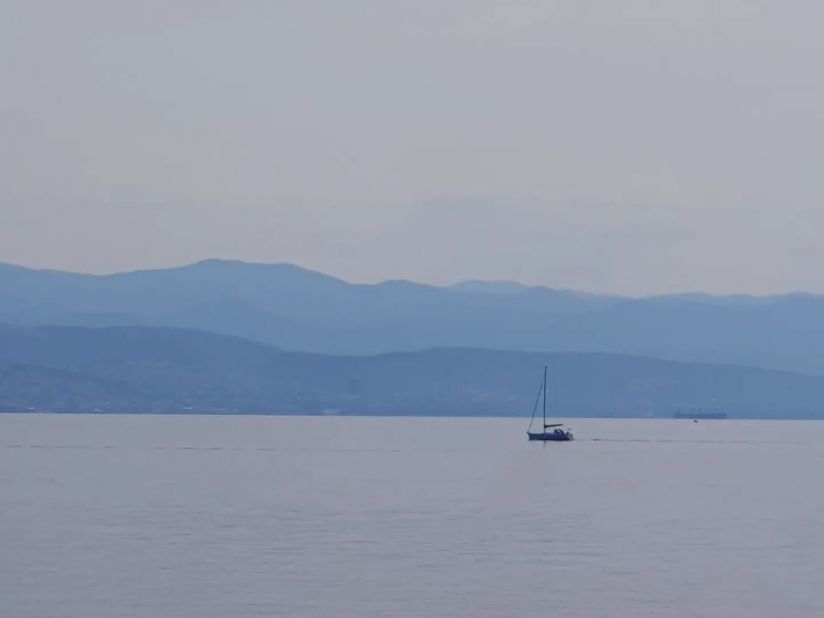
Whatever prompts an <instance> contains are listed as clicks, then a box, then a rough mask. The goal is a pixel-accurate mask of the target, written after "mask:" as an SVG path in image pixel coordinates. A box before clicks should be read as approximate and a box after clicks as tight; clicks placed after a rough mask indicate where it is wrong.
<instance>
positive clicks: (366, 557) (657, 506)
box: [0, 415, 824, 618]
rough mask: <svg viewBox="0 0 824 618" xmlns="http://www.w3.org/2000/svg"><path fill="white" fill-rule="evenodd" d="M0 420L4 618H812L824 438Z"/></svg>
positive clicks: (817, 594)
mask: <svg viewBox="0 0 824 618" xmlns="http://www.w3.org/2000/svg"><path fill="white" fill-rule="evenodd" d="M572 425H573V428H574V429H575V430H576V436H577V438H578V440H577V441H576V442H573V443H570V444H547V445H542V444H539V443H529V442H527V440H526V436H525V434H524V430H525V421H523V420H498V419H480V420H471V419H466V420H463V419H462V420H458V419H437V420H436V419H423V418H415V419H399V418H345V417H336V418H294V417H225V416H224V417H219V416H214V417H204V416H190V417H171V416H169V417H163V416H92V415H76V416H75V415H72V416H57V415H30V416H26V415H0V615H2V616H3V617H4V618H41V617H42V618H61V617H67V618H68V617H71V618H78V617H82V618H113V617H118V616H129V617H147V618H148V617H151V618H158V617H163V618H177V617H192V618H194V617H197V618H204V617H215V618H218V617H219V618H226V617H228V616H231V617H246V616H254V617H258V616H295V617H304V616H344V617H349V616H351V617H355V616H357V617H359V618H360V617H363V616H550V615H551V616H564V617H576V616H581V617H587V618H593V617H600V616H604V617H610V618H616V617H627V618H630V617H632V618H636V617H639V616H655V617H656V618H661V617H669V616H678V617H691V618H692V617H699V616H707V617H713V618H715V617H727V618H736V617H742V618H743V617H746V618H753V617H762V616H763V617H765V618H779V617H780V618H791V617H795V616H798V617H803V618H810V617H812V616H822V615H824V483H822V481H821V478H822V476H821V471H822V466H823V465H824V423H814V422H813V423H806V422H746V421H703V422H701V423H698V424H694V423H691V422H688V421H652V420H649V421H647V420H644V421H638V420H620V421H616V420H610V421H606V420H588V421H583V420H576V421H574V422H573V423H572Z"/></svg>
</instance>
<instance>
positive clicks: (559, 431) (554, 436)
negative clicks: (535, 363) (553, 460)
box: [526, 366, 572, 442]
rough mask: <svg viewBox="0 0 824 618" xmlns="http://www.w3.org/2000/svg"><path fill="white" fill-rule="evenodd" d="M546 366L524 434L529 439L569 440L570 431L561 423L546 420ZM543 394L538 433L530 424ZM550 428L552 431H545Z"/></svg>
mask: <svg viewBox="0 0 824 618" xmlns="http://www.w3.org/2000/svg"><path fill="white" fill-rule="evenodd" d="M546 369H547V368H546V366H544V381H543V382H542V383H541V390H539V391H538V397H537V398H536V399H535V406H534V407H533V408H532V418H531V419H529V427H528V428H527V430H526V435H527V436H529V439H530V440H540V441H542V442H569V441H570V440H572V431H570V430H569V429H564V424H563V423H550V424H547V422H546ZM542 396H543V411H544V412H543V431H541V432H540V433H537V432H533V431H532V424H533V423H534V422H535V413H536V412H537V411H538V402H539V401H540V400H541V397H542ZM547 429H551V430H552V431H547Z"/></svg>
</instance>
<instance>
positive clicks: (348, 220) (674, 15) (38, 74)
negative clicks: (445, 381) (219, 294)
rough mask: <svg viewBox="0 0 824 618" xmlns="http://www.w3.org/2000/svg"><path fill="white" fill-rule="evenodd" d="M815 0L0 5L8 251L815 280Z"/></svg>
mask: <svg viewBox="0 0 824 618" xmlns="http://www.w3.org/2000/svg"><path fill="white" fill-rule="evenodd" d="M822 23H824V3H821V2H816V1H812V0H807V1H805V0H781V1H767V0H683V1H680V2H675V1H671V2H665V1H661V2H654V1H651V0H648V1H640V0H622V1H621V2H613V1H612V0H609V1H607V0H603V1H601V2H592V1H587V0H568V1H551V0H546V1H543V2H537V1H526V0H524V1H516V2H504V1H498V2H490V1H487V0H455V1H450V0H437V1H426V0H414V1H402V0H394V1H387V0H363V1H361V0H352V1H350V2H333V1H329V2H312V1H311V0H297V1H291V0H280V1H276V0H269V1H253V0H230V1H225V2H224V1H207V0H197V1H174V0H163V1H154V0H141V1H140V2H127V1H115V0H98V1H88V0H73V1H72V2H65V1H62V0H60V1H51V2H47V1H38V0H25V1H23V0H20V1H10V0H4V1H2V2H0V79H1V80H2V82H1V83H2V96H1V97H0V138H1V139H2V148H0V261H9V262H15V263H21V264H25V265H30V266H36V267H54V268H63V269H69V270H81V271H87V272H111V271H115V270H123V269H132V268H139V267H157V266H168V265H174V264H180V263H184V262H190V261H195V260H198V259H201V258H205V257H226V258H238V259H246V260H254V261H266V262H277V261H289V262H295V263H298V264H301V265H304V266H307V267H310V268H315V269H318V270H322V271H325V272H329V273H330V274H334V275H338V276H341V277H343V278H346V279H349V280H353V281H375V280H380V279H387V278H407V279H413V280H419V281H427V282H433V283H446V282H452V281H457V280H460V279H468V278H485V279H515V280H520V281H523V282H526V283H541V284H546V285H552V286H559V287H568V288H578V289H585V290H593V291H609V292H620V293H629V294H645V293H660V292H670V291H684V290H706V291H710V292H754V293H769V292H781V291H788V290H799V289H805V290H811V291H817V292H824V271H822V269H821V264H823V263H824V242H822V240H821V238H820V236H821V232H822V230H824V204H822V198H823V197H824V189H823V188H822V167H824V166H822V163H823V162H824V79H822V78H821V68H820V66H819V65H820V64H821V59H822V58H823V57H824V37H821V35H820V30H821V24H822Z"/></svg>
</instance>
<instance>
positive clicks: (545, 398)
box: [544, 365, 546, 431]
mask: <svg viewBox="0 0 824 618" xmlns="http://www.w3.org/2000/svg"><path fill="white" fill-rule="evenodd" d="M544 431H546V365H544Z"/></svg>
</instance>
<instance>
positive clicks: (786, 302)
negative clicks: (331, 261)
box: [0, 260, 824, 373]
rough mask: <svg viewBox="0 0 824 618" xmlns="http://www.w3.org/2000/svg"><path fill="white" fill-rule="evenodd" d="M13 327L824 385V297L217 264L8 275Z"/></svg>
mask: <svg viewBox="0 0 824 618" xmlns="http://www.w3.org/2000/svg"><path fill="white" fill-rule="evenodd" d="M0 321H2V322H5V323H9V324H18V325H28V326H37V325H50V324H51V325H72V326H92V327H99V326H110V325H130V326H165V327H177V328H193V329H198V330H206V331H211V332H214V333H221V334H227V335H234V336H239V337H244V338H247V339H252V340H255V341H260V342H265V343H270V344H273V345H276V346H278V347H281V348H283V349H289V350H299V351H308V352H318V353H329V354H376V353H381V352H389V351H413V350H424V349H428V348H432V347H483V348H492V349H507V350H526V351H594V352H611V353H619V354H635V355H641V356H653V357H658V358H665V359H671V360H680V361H694V362H709V363H731V364H740V365H751V366H760V367H768V368H778V369H785V370H791V371H799V372H809V373H824V355H823V354H821V352H820V351H821V350H822V349H824V298H822V297H818V296H813V295H805V294H791V295H781V296H771V297H748V296H723V297H716V296H709V295H703V294H682V295H670V296H658V297H650V298H638V299H636V298H623V297H615V296H599V295H594V294H584V293H579V292H574V291H568V290H554V289H550V288H545V287H528V286H522V285H519V284H516V283H511V282H477V281H476V282H467V283H464V284H458V285H455V286H451V287H434V286H429V285H422V284H416V283H411V282H407V281H389V282H385V283H381V284H377V285H358V284H350V283H346V282H344V281H341V280H339V279H335V278H333V277H329V276H326V275H323V274H320V273H317V272H313V271H309V270H306V269H303V268H299V267H297V266H292V265H288V264H248V263H243V262H237V261H222V260H207V261H203V262H199V263H196V264H192V265H189V266H183V267H179V268H170V269H164V270H146V271H136V272H128V273H122V274H115V275H107V276H93V275H85V274H76V273H66V272H57V271H42V270H31V269H26V268H22V267H19V266H10V265H0Z"/></svg>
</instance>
